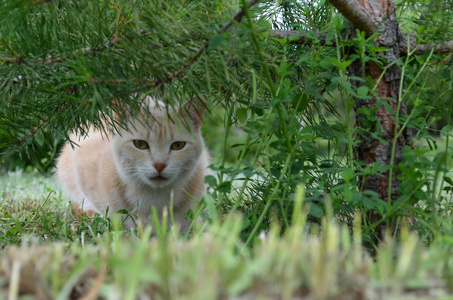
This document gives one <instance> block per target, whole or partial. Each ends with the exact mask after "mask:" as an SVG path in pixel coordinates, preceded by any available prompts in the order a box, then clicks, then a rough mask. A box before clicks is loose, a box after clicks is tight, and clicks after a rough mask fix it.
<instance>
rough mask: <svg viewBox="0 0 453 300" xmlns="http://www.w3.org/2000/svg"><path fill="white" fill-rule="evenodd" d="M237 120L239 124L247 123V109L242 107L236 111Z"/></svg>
mask: <svg viewBox="0 0 453 300" xmlns="http://www.w3.org/2000/svg"><path fill="white" fill-rule="evenodd" d="M236 118H237V120H238V121H239V123H245V121H247V109H245V108H243V107H241V108H239V109H238V110H236Z"/></svg>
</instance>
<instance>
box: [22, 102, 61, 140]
mask: <svg viewBox="0 0 453 300" xmlns="http://www.w3.org/2000/svg"><path fill="white" fill-rule="evenodd" d="M64 105H65V102H61V103H60V104H59V105H58V106H57V108H56V109H54V110H53V111H52V112H51V113H50V115H49V116H48V117H47V118H45V119H44V120H43V121H42V122H41V123H39V124H38V126H36V127H35V128H33V129H32V130H31V131H30V132H28V133H27V134H26V135H25V136H24V137H23V138H22V139H20V140H19V141H17V142H16V143H15V145H16V146H21V145H23V144H24V143H25V141H26V140H27V139H28V138H29V137H32V136H34V135H35V134H36V133H37V132H38V131H40V130H41V129H42V128H43V127H44V126H45V125H46V124H47V123H49V121H50V119H51V118H52V117H53V115H55V113H57V112H58V111H59V110H60V109H61V108H62V107H63V106H64Z"/></svg>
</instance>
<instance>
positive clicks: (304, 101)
mask: <svg viewBox="0 0 453 300" xmlns="http://www.w3.org/2000/svg"><path fill="white" fill-rule="evenodd" d="M309 102H310V101H308V97H307V94H305V93H298V94H296V96H295V97H294V99H293V105H294V108H295V109H296V111H297V112H303V111H305V109H306V108H307V106H308V103H309Z"/></svg>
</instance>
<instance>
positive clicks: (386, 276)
mask: <svg viewBox="0 0 453 300" xmlns="http://www.w3.org/2000/svg"><path fill="white" fill-rule="evenodd" d="M21 178H22V179H21ZM0 179H1V182H2V190H1V195H2V201H1V202H0V203H1V206H0V225H1V227H0V230H1V234H0V236H2V241H1V242H2V249H3V250H2V251H1V252H0V299H6V298H8V299H81V298H82V297H85V298H83V299H300V298H305V297H307V299H392V298H393V299H401V297H405V299H415V298H416V299H420V297H428V298H429V299H447V298H442V297H447V295H449V293H450V289H451V288H452V286H451V285H450V284H451V279H452V278H453V277H452V276H453V268H452V264H453V255H452V241H451V240H449V239H446V238H445V237H444V238H443V239H439V240H435V241H434V242H433V243H432V245H431V246H430V247H429V248H427V247H425V246H424V244H423V242H422V241H421V240H420V239H419V238H418V237H417V235H416V234H415V233H410V232H409V231H408V230H407V229H403V231H402V233H401V239H400V241H399V242H397V241H396V240H395V239H392V238H391V237H388V238H387V240H386V242H385V243H383V244H382V245H380V247H379V249H378V251H377V256H376V257H375V258H374V259H373V258H371V257H370V256H369V255H368V253H367V252H366V251H365V250H364V249H363V248H362V240H361V236H362V233H361V225H360V215H358V214H357V215H356V216H355V227H354V230H353V232H352V233H351V232H350V231H349V229H348V228H347V227H345V226H342V225H338V223H337V222H336V221H335V220H333V219H332V216H330V217H329V216H327V217H326V218H323V221H322V222H321V226H320V227H318V226H310V224H309V221H307V216H308V210H307V207H306V206H305V205H304V201H305V189H304V187H303V186H302V185H299V187H298V188H297V191H296V194H295V197H294V203H295V206H296V207H295V210H294V214H293V215H292V220H291V222H292V225H291V226H290V228H288V229H287V230H286V231H285V233H284V235H283V236H282V235H281V228H280V226H279V225H278V223H277V222H273V223H272V224H271V225H270V227H269V229H268V230H265V231H261V232H260V233H259V238H258V239H256V240H255V241H254V244H253V247H247V245H246V243H244V241H243V240H242V239H241V231H242V230H243V228H244V226H245V224H246V222H245V220H244V219H243V218H242V217H241V216H240V215H233V216H230V217H228V218H222V219H223V220H221V218H218V219H216V220H213V221H211V222H208V221H201V222H198V223H196V225H195V227H194V229H193V231H192V233H191V236H190V238H186V237H182V236H179V235H178V233H177V230H172V231H170V232H166V231H159V230H158V231H157V232H156V235H152V234H151V231H152V229H151V228H150V227H146V228H143V227H140V226H139V227H138V229H137V230H135V231H126V230H124V228H123V227H122V226H121V223H120V221H119V218H113V219H112V220H106V219H103V218H100V217H94V218H91V219H90V218H86V219H80V218H76V217H75V216H74V215H73V214H72V212H71V209H70V207H69V206H68V205H67V204H66V202H65V201H64V200H63V199H62V198H61V197H60V193H59V192H58V190H57V189H56V188H55V186H54V185H53V182H52V180H51V179H49V178H43V177H42V176H40V175H37V174H23V173H10V174H9V175H6V176H2V177H1V178H0ZM11 195H14V197H15V201H14V202H13V201H10V199H8V197H11ZM307 222H308V223H307ZM436 297H437V298H436Z"/></svg>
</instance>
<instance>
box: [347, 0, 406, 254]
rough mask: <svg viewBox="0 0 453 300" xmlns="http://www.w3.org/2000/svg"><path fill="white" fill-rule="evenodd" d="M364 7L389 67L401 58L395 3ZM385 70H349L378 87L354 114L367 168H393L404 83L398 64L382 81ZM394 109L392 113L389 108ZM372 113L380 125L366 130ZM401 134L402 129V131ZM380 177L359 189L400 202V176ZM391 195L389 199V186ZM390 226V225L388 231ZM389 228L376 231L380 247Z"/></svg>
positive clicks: (371, 218)
mask: <svg viewBox="0 0 453 300" xmlns="http://www.w3.org/2000/svg"><path fill="white" fill-rule="evenodd" d="M359 2H360V5H361V6H362V7H364V8H365V9H366V10H367V11H368V12H369V16H370V18H371V20H372V22H374V23H375V24H376V25H377V28H379V32H380V35H379V36H378V37H377V38H376V39H375V42H376V44H377V47H386V48H388V49H390V50H389V51H386V52H382V53H381V54H382V55H384V56H385V58H386V64H387V65H389V64H392V63H393V62H394V61H395V60H397V59H398V58H399V57H400V43H401V40H400V37H401V35H400V32H399V26H398V22H397V20H396V15H395V6H394V1H393V0H360V1H359ZM350 34H355V28H354V27H353V26H352V25H351V26H350ZM382 72H384V71H383V69H382V68H381V67H379V66H378V65H377V64H376V63H375V62H373V61H369V62H367V63H366V64H365V70H363V67H362V63H361V61H360V60H356V61H354V62H353V63H352V64H351V66H350V67H349V74H350V76H357V77H360V78H363V77H364V76H365V78H363V79H364V82H365V83H367V82H369V79H371V80H372V82H373V84H377V88H376V92H377V95H376V96H373V97H372V98H371V99H358V98H357V99H355V104H354V110H355V113H356V126H357V127H358V128H364V127H365V129H367V130H368V131H366V130H365V131H363V132H362V133H361V134H359V135H358V144H357V148H356V150H357V151H356V153H357V156H358V157H357V158H358V161H359V162H363V164H364V165H366V166H373V165H374V164H376V163H381V164H382V165H384V166H388V165H391V164H392V161H391V157H392V146H393V142H394V136H395V126H398V128H399V125H398V124H396V122H395V114H396V113H397V111H398V103H399V102H400V101H401V99H399V90H400V81H401V69H400V67H399V66H398V65H397V64H394V65H392V66H391V67H389V68H388V69H387V70H386V71H385V73H384V76H382V78H381V74H382ZM353 84H354V85H355V86H360V85H363V84H364V83H363V82H360V81H355V82H353ZM378 100H379V101H382V102H384V103H386V105H377V104H378ZM386 106H388V107H391V109H392V110H390V109H388V108H386ZM363 108H365V109H368V110H371V111H373V110H374V116H376V117H377V121H375V122H374V123H372V125H371V126H368V127H366V126H367V125H365V124H364V122H363V120H365V119H366V118H367V117H366V115H364V114H362V113H361V112H360V110H361V109H363ZM399 114H400V116H404V115H406V114H407V112H406V106H405V104H404V102H401V103H400V107H399ZM398 130H399V129H398ZM373 133H375V134H376V133H378V134H379V139H377V138H376V135H375V136H374V137H373V135H372V134H373ZM407 143H408V141H407V134H406V133H405V132H404V133H403V134H402V135H401V136H399V137H398V139H397V140H396V145H395V153H394V160H393V168H394V167H395V166H397V165H398V163H400V162H401V160H402V150H403V147H404V146H405V145H407ZM380 175H381V176H379V175H372V176H369V177H363V178H361V179H360V182H359V187H362V186H363V187H364V189H365V190H370V191H374V192H376V193H377V194H378V195H379V198H380V199H382V200H384V201H391V202H393V201H395V200H396V199H397V198H398V186H399V181H398V180H397V178H396V177H397V176H396V174H393V176H392V178H391V179H390V176H389V171H388V170H387V171H382V172H381V173H380ZM390 184H391V188H390V195H389V185H390ZM381 218H382V216H381V215H380V214H379V213H377V212H376V211H373V212H370V214H369V215H368V223H369V224H372V223H374V222H376V221H378V220H380V219H381ZM387 225H390V226H389V227H387ZM386 228H389V229H390V230H392V231H393V230H396V228H395V227H394V226H393V223H392V222H391V221H390V223H387V224H385V223H384V222H383V223H381V224H379V225H378V226H377V227H376V231H375V233H376V235H375V236H374V238H373V241H374V243H368V246H371V244H377V243H378V242H379V241H380V240H382V238H383V236H384V233H385V232H384V231H385V229H386Z"/></svg>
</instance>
